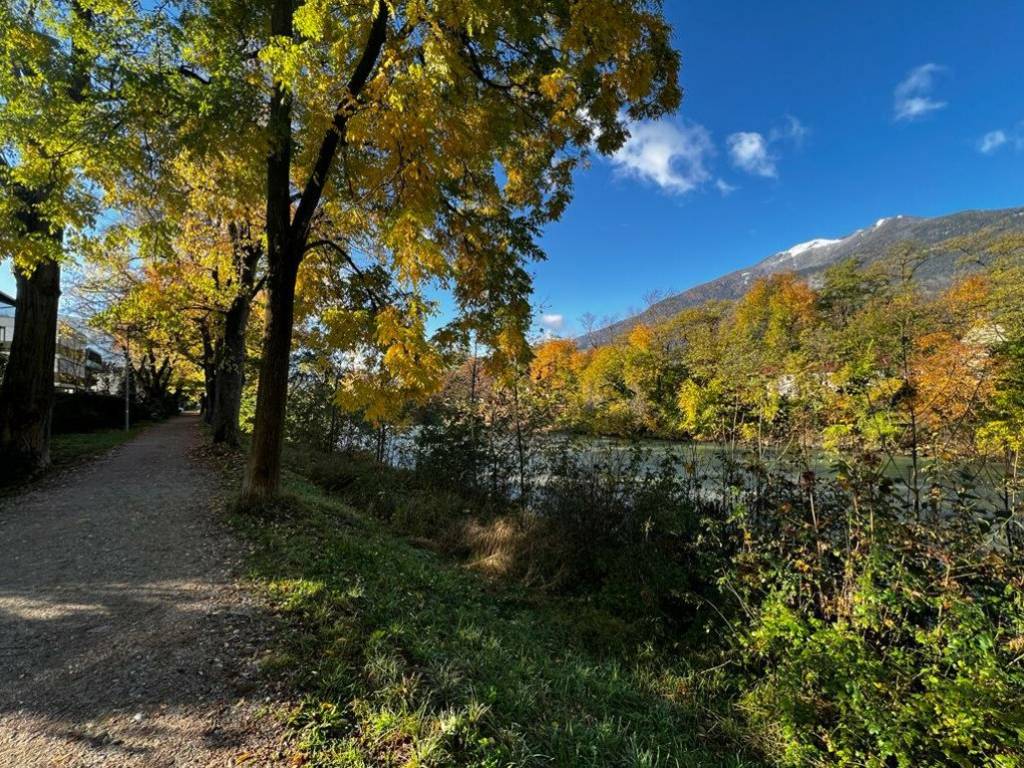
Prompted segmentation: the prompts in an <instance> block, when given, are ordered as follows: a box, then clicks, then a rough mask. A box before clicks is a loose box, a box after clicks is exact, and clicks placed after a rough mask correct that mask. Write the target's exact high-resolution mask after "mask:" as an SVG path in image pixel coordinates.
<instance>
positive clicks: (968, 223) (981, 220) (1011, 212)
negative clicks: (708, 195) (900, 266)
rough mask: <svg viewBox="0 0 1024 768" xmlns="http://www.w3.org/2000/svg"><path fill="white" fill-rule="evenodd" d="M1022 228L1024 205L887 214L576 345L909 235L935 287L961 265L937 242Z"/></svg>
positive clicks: (809, 274) (923, 273)
mask: <svg viewBox="0 0 1024 768" xmlns="http://www.w3.org/2000/svg"><path fill="white" fill-rule="evenodd" d="M983 229H985V230H990V231H993V232H1004V231H1011V230H1013V231H1024V208H1007V209H1004V210H999V211H963V212H961V213H953V214H949V215H947V216H936V217H934V218H922V217H918V216H891V217H888V218H884V219H879V220H878V221H876V222H875V223H874V224H873V225H871V226H868V227H865V228H864V229H858V230H857V231H856V232H853V233H852V234H849V235H847V236H846V237H841V238H838V239H835V240H830V239H825V238H817V239H814V240H808V241H807V242H806V243H799V244H798V245H794V246H793V247H792V248H788V249H786V250H785V251H780V252H778V253H774V254H772V255H771V256H769V257H767V258H766V259H763V260H762V261H759V262H758V263H757V264H754V265H753V266H751V267H748V268H746V269H740V270H737V271H735V272H730V273H729V274H727V275H723V276H722V277H719V278H718V279H716V280H712V281H710V282H707V283H702V284H701V285H697V286H694V287H693V288H688V289H687V290H685V291H683V292H681V293H677V294H675V295H673V296H669V297H668V298H667V299H663V300H662V301H659V302H657V303H656V304H653V305H651V306H650V307H648V308H647V309H646V310H645V311H643V312H641V313H640V314H638V315H634V316H633V317H629V318H626V319H625V320H621V321H619V322H617V323H614V324H612V325H609V326H607V327H605V328H601V329H599V330H596V331H594V332H593V333H589V334H585V335H583V336H581V337H579V338H578V339H577V343H578V344H579V345H580V346H581V347H590V346H597V345H600V344H606V343H608V342H609V341H612V340H613V339H614V338H615V337H617V336H619V335H621V334H622V333H624V332H626V331H628V330H629V329H630V328H632V327H633V326H635V325H636V324H638V323H655V322H658V321H659V320H664V319H666V318H668V317H671V316H673V315H675V314H676V313H678V312H680V311H682V310H684V309H686V308H688V307H694V306H697V305H700V304H703V303H704V302H707V301H711V300H714V299H738V298H739V297H740V296H742V295H743V294H744V293H745V292H746V291H747V289H748V288H749V287H750V285H751V284H752V283H753V282H754V281H755V280H757V279H758V278H759V277H764V276H766V275H771V274H775V273H778V272H795V273H797V274H798V275H801V276H803V277H806V278H807V279H808V280H810V282H811V283H812V284H813V283H814V278H815V276H818V275H820V274H821V273H823V272H824V271H825V270H826V269H827V268H828V267H829V266H831V265H833V264H836V263H838V262H841V261H845V260H846V259H849V258H857V259H859V260H860V261H861V262H862V263H863V264H870V263H871V262H873V261H877V260H879V259H881V258H884V257H885V256H887V255H888V254H889V253H890V252H891V250H892V247H893V246H894V245H896V244H897V243H900V242H904V241H911V242H914V243H917V244H919V245H922V246H929V247H931V248H932V249H933V254H934V255H932V256H931V257H930V258H929V259H928V261H927V262H926V263H925V264H924V265H922V267H921V269H920V270H919V271H918V273H917V278H918V280H919V281H920V282H921V283H922V284H923V285H924V287H925V289H926V290H936V289H940V288H942V287H944V286H946V285H948V284H949V283H950V281H951V280H952V279H953V277H954V276H955V275H956V274H957V273H958V272H959V271H961V267H959V265H958V262H959V260H960V258H961V256H962V254H961V253H958V252H956V251H955V250H953V249H948V250H944V249H943V247H942V244H943V243H944V242H945V241H948V240H950V239H951V238H954V237H961V236H963V235H969V234H972V233H975V232H978V231H980V230H983Z"/></svg>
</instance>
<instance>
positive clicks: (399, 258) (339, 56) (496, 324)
mask: <svg viewBox="0 0 1024 768" xmlns="http://www.w3.org/2000/svg"><path fill="white" fill-rule="evenodd" d="M180 23H181V33H182V37H183V39H184V40H186V41H187V44H186V45H185V47H184V51H185V56H186V59H187V61H186V62H185V63H186V64H187V65H188V66H189V67H190V68H191V69H192V70H194V71H196V72H197V73H199V76H200V77H202V78H203V79H204V81H207V82H208V83H209V98H210V99H211V103H212V104H214V105H216V104H221V106H223V103H232V104H234V103H236V102H237V101H239V99H238V94H239V93H242V92H244V93H245V94H256V96H257V98H255V99H253V100H252V103H249V99H248V97H247V98H246V99H245V100H241V101H243V103H242V111H238V110H236V111H235V112H234V113H233V119H234V120H235V121H236V122H237V121H240V120H248V121H251V122H255V123H259V124H260V125H263V126H264V128H265V130H264V134H263V135H264V138H265V140H264V141H263V142H262V143H261V144H260V145H258V146H256V147H253V149H254V151H256V152H265V153H266V154H265V157H266V187H265V195H266V222H265V224H266V238H267V262H268V269H269V272H268V279H267V304H266V318H265V333H264V339H263V355H262V362H261V367H260V377H259V394H258V401H257V408H256V419H255V427H254V433H253V443H252V452H251V455H250V461H249V467H248V472H247V478H246V482H245V491H246V493H247V494H248V495H249V496H252V497H257V498H262V497H267V496H272V495H273V494H274V493H276V491H277V488H278V482H279V475H280V453H281V442H282V436H283V416H284V408H285V397H286V392H287V381H288V368H289V354H290V350H291V343H292V329H293V323H294V308H295V299H296V297H295V287H296V282H297V279H298V275H299V268H300V266H301V264H302V262H303V261H304V259H305V257H306V255H307V253H308V252H309V251H310V250H311V249H312V248H313V247H314V245H315V243H316V241H317V240H318V239H319V238H318V237H317V236H316V234H315V233H316V231H317V230H318V228H320V227H323V228H325V229H327V230H329V231H330V239H331V241H332V242H333V243H334V245H333V246H328V247H332V248H337V249H338V250H339V251H341V252H347V253H349V255H354V254H353V253H352V251H351V246H352V241H354V240H357V239H360V238H369V239H370V240H372V241H373V242H374V243H376V244H379V245H380V246H382V248H381V251H380V255H381V258H383V259H384V260H386V261H387V262H388V263H389V267H390V271H393V272H394V273H395V274H396V275H397V276H398V279H399V280H400V281H401V282H402V283H403V285H405V286H406V287H408V288H409V289H410V290H412V291H417V290H421V288H422V286H424V285H426V284H428V283H430V282H432V281H433V282H440V283H442V284H446V285H448V286H450V287H451V289H452V291H453V293H454V295H455V298H456V301H457V303H458V305H459V308H460V309H461V310H462V311H463V312H464V313H465V314H466V315H472V316H474V317H475V318H476V320H475V328H476V330H477V331H478V332H479V335H480V338H481V341H482V342H483V343H484V344H486V345H487V346H488V347H489V348H490V350H491V351H492V353H493V354H496V355H498V356H505V357H516V356H521V355H523V354H525V352H526V344H525V341H524V337H525V331H526V329H527V327H528V323H529V305H528V300H527V296H528V292H529V288H530V280H529V276H528V274H527V273H526V271H525V270H524V269H523V263H524V261H525V260H527V259H530V258H537V257H539V256H540V252H539V250H538V248H537V246H536V244H535V238H536V235H537V233H538V231H539V227H540V226H541V225H543V224H544V223H545V222H547V221H550V220H552V219H554V218H557V217H558V216H559V215H560V214H561V212H562V210H563V209H564V207H565V205H566V203H567V202H568V200H569V196H570V189H571V181H572V179H571V173H572V170H573V168H575V167H576V166H577V165H578V164H579V162H580V161H581V159H582V158H583V157H585V156H586V155H587V154H588V153H589V152H591V151H592V150H593V149H596V150H597V151H599V152H603V153H608V152H613V151H615V150H616V149H617V148H618V147H620V146H621V145H622V143H623V141H624V140H625V138H626V135H627V121H628V120H629V119H642V118H651V117H657V116H659V115H661V114H663V113H664V112H666V111H668V110H671V109H673V108H674V107H675V106H676V105H677V103H678V101H679V96H680V92H679V88H678V86H677V84H676V70H677V67H678V56H677V54H676V53H675V52H674V51H673V50H672V48H671V46H670V42H669V28H668V26H667V24H666V23H665V21H664V19H663V18H662V15H661V9H660V7H659V3H657V2H654V1H653V0H628V1H627V2H608V1H607V0H586V1H585V2H579V1H574V2H568V1H566V0H533V1H532V2H525V3H507V2H503V1H500V0H487V1H485V2H478V3H473V4H464V3H454V4H436V3H432V2H423V1H422V0H412V1H410V2H385V1H384V0H373V1H372V2H369V1H368V2H362V3H348V2H344V3H337V2H329V1H328V0H311V1H310V2H306V3H303V4H301V5H299V4H297V3H295V2H294V1H293V0H267V1H266V2H265V3H259V4H256V5H255V6H254V5H252V4H249V3H244V4H243V3H237V2H201V1H200V0H196V1H195V2H191V3H186V4H185V8H184V10H183V12H182V14H181V18H180ZM218 99H219V100H220V101H219V102H218ZM216 112H217V110H215V109H214V110H211V114H212V113H216ZM221 112H223V109H221ZM225 138H227V140H229V141H230V138H229V137H225ZM410 306H411V305H410ZM384 326H386V327H387V328H389V329H390V331H389V333H387V334H385V336H383V337H382V338H386V340H387V343H389V344H390V345H392V346H394V347H395V348H396V351H395V352H392V353H391V354H393V355H399V356H401V355H404V354H406V352H404V351H403V348H408V345H409V341H410V340H409V335H410V334H412V335H414V336H416V337H417V339H418V337H419V329H420V327H421V326H422V323H421V321H420V319H419V318H418V317H417V316H416V315H415V314H413V315H411V316H403V317H402V318H400V319H398V320H397V321H396V322H390V321H389V322H388V323H384ZM400 329H401V330H400Z"/></svg>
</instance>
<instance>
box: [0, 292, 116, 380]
mask: <svg viewBox="0 0 1024 768" xmlns="http://www.w3.org/2000/svg"><path fill="white" fill-rule="evenodd" d="M16 305H17V300H16V299H15V298H14V297H13V296H11V295H10V294H7V293H4V292H3V291H0V356H4V357H6V356H7V355H8V354H10V351H11V339H12V338H13V337H14V310H15V307H16ZM106 368H107V366H106V365H105V364H104V362H103V358H102V356H101V355H100V353H99V352H97V351H96V350H94V349H90V348H89V347H88V346H87V345H86V339H85V337H84V336H83V335H82V334H81V333H79V332H78V331H75V330H74V329H73V328H71V327H69V326H68V325H67V324H65V323H62V324H61V326H60V327H59V328H58V330H57V349H56V354H55V356H54V360H53V383H54V385H55V386H56V387H57V389H60V390H64V391H68V392H73V391H76V390H84V389H92V388H93V385H94V384H95V383H96V381H97V379H98V378H99V374H100V373H101V372H103V371H105V370H106Z"/></svg>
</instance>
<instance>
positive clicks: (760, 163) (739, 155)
mask: <svg viewBox="0 0 1024 768" xmlns="http://www.w3.org/2000/svg"><path fill="white" fill-rule="evenodd" d="M726 144H727V145H728V147H729V155H730V157H732V162H733V165H735V166H736V167H737V168H740V169H741V170H744V171H746V172H747V173H751V174H753V175H755V176H766V177H775V176H776V175H778V174H777V171H776V169H775V158H774V157H773V156H772V154H771V153H770V152H769V151H768V142H767V141H766V140H765V138H764V136H762V135H761V134H760V133H758V132H757V131H740V132H738V133H734V134H732V135H731V136H729V138H728V139H726Z"/></svg>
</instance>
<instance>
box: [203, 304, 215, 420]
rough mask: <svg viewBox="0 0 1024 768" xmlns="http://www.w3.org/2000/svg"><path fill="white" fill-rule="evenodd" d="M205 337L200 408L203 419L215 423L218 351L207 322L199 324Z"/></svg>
mask: <svg viewBox="0 0 1024 768" xmlns="http://www.w3.org/2000/svg"><path fill="white" fill-rule="evenodd" d="M199 332H200V333H201V334H202V337H203V407H202V408H201V409H200V410H201V411H202V415H203V421H204V422H205V423H207V424H213V411H214V401H215V399H216V392H217V353H216V350H215V349H214V346H213V339H212V338H211V336H210V327H209V325H207V323H206V322H202V323H200V324H199Z"/></svg>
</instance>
